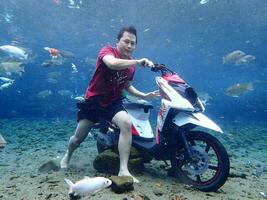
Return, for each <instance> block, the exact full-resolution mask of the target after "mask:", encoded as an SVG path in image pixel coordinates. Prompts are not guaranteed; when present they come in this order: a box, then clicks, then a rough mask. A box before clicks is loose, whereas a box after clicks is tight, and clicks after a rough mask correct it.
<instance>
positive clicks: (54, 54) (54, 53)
mask: <svg viewBox="0 0 267 200" xmlns="http://www.w3.org/2000/svg"><path fill="white" fill-rule="evenodd" d="M44 49H45V50H47V51H48V52H49V54H50V56H51V57H52V58H53V59H56V58H58V57H60V56H61V55H60V53H59V50H58V49H56V48H50V47H45V48H44Z"/></svg>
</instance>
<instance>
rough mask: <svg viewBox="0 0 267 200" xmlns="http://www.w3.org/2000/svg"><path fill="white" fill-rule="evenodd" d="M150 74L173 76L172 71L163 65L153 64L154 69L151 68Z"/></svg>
mask: <svg viewBox="0 0 267 200" xmlns="http://www.w3.org/2000/svg"><path fill="white" fill-rule="evenodd" d="M151 71H152V72H161V74H162V75H164V74H167V73H171V74H175V72H174V71H172V70H170V69H168V68H167V67H166V66H165V65H164V64H154V67H152V68H151Z"/></svg>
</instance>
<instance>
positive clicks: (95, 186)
mask: <svg viewBox="0 0 267 200" xmlns="http://www.w3.org/2000/svg"><path fill="white" fill-rule="evenodd" d="M64 180H65V182H66V183H67V184H68V186H69V194H73V195H74V196H76V195H88V194H95V193H96V192H98V191H100V190H101V189H104V188H106V187H108V186H110V185H111V183H112V181H111V180H109V179H107V178H104V177H94V178H90V177H88V176H85V177H84V179H82V180H80V181H78V182H76V183H75V184H74V183H72V182H71V181H70V180H69V179H66V178H65V179H64Z"/></svg>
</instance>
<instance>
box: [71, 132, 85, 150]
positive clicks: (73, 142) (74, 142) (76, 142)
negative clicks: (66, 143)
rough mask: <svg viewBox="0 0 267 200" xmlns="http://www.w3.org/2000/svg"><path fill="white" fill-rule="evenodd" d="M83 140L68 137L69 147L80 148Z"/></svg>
mask: <svg viewBox="0 0 267 200" xmlns="http://www.w3.org/2000/svg"><path fill="white" fill-rule="evenodd" d="M82 141H83V139H82V138H78V137H76V136H75V135H73V136H71V137H70V145H71V146H72V147H74V148H77V147H79V146H80V144H81V143H82Z"/></svg>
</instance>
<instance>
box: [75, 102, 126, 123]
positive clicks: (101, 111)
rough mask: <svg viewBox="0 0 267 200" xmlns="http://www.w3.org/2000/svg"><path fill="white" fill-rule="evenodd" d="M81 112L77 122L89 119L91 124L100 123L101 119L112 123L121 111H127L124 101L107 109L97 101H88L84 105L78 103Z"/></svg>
mask: <svg viewBox="0 0 267 200" xmlns="http://www.w3.org/2000/svg"><path fill="white" fill-rule="evenodd" d="M77 107H78V109H79V111H78V112H77V121H78V122H79V121H80V120H81V119H88V120H89V121H91V122H94V123H96V122H99V121H100V120H101V119H104V120H108V121H111V120H112V118H113V117H114V116H115V115H116V114H117V113H118V112H120V111H126V110H125V108H124V106H123V103H122V100H121V99H119V100H117V101H115V102H113V103H112V104H110V105H108V106H107V107H103V106H101V105H100V104H99V102H98V101H96V100H87V101H85V102H83V103H77Z"/></svg>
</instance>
